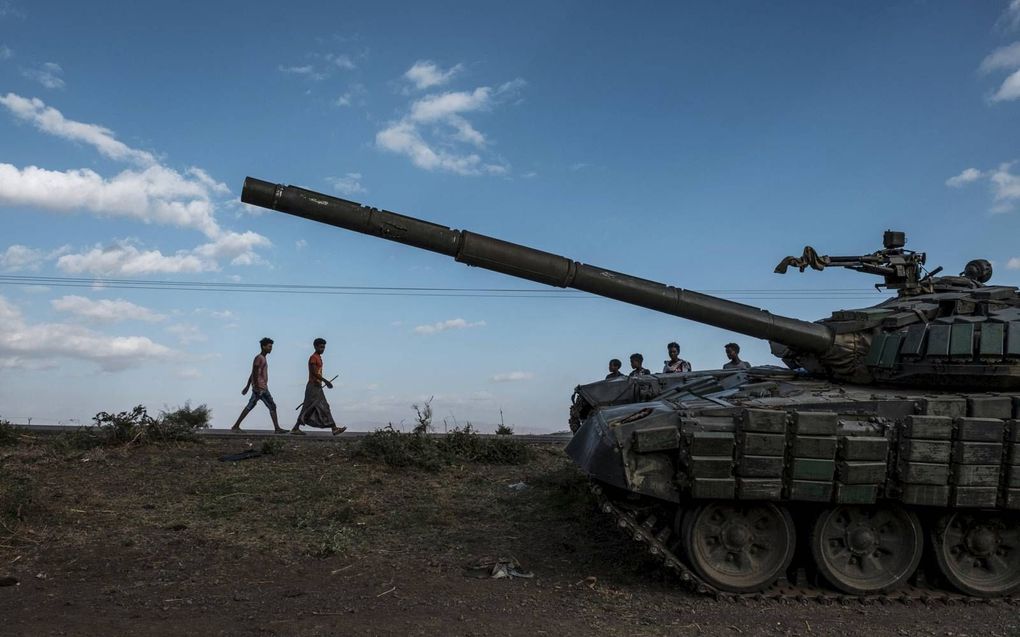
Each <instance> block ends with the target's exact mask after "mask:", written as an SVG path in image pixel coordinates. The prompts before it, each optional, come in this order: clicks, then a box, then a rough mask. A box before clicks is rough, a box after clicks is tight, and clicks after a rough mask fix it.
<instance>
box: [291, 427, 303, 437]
mask: <svg viewBox="0 0 1020 637" xmlns="http://www.w3.org/2000/svg"><path fill="white" fill-rule="evenodd" d="M290 435H292V436H303V435H305V432H303V431H301V430H300V429H291V430H290Z"/></svg>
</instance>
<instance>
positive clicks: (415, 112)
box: [410, 86, 492, 122]
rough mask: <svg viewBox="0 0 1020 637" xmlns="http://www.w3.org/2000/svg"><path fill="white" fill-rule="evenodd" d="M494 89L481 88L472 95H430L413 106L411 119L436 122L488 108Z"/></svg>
mask: <svg viewBox="0 0 1020 637" xmlns="http://www.w3.org/2000/svg"><path fill="white" fill-rule="evenodd" d="M491 100H492V89H490V88H489V87H488V86H480V87H478V88H476V89H475V90H474V91H471V92H470V93H469V92H467V91H454V92H450V93H442V94H439V95H429V96H427V97H423V98H422V99H420V100H417V101H416V102H414V103H413V104H411V114H410V117H411V119H412V120H414V121H416V122H434V121H436V120H441V119H445V118H447V117H449V116H450V115H456V114H458V113H467V112H471V111H477V110H481V109H484V108H487V107H488V106H489V105H490V104H491Z"/></svg>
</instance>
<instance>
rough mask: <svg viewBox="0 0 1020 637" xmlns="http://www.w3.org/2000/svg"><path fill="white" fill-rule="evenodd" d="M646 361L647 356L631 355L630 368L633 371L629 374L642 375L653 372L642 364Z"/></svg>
mask: <svg viewBox="0 0 1020 637" xmlns="http://www.w3.org/2000/svg"><path fill="white" fill-rule="evenodd" d="M644 362H645V357H644V356H642V355H641V354H631V355H630V368H631V371H630V373H629V374H627V375H628V376H641V375H647V374H651V373H652V372H650V371H648V370H647V369H645V368H644V367H643V366H642V365H643V363H644Z"/></svg>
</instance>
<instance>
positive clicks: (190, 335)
mask: <svg viewBox="0 0 1020 637" xmlns="http://www.w3.org/2000/svg"><path fill="white" fill-rule="evenodd" d="M166 331H168V332H170V333H171V334H173V335H174V336H176V337H177V340H178V341H180V343H181V345H190V344H191V343H201V342H204V341H205V340H206V336H205V334H203V333H202V330H200V329H198V326H197V325H192V324H190V323H176V324H174V325H171V326H170V327H168V328H166Z"/></svg>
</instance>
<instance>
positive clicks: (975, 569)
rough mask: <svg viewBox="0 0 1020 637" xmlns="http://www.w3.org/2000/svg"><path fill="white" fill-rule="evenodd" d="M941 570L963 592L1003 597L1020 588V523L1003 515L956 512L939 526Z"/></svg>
mask: <svg viewBox="0 0 1020 637" xmlns="http://www.w3.org/2000/svg"><path fill="white" fill-rule="evenodd" d="M932 546H933V547H934V549H935V559H936V560H937V561H938V565H939V570H940V571H941V572H942V574H943V575H945V576H946V579H948V580H949V582H950V583H951V584H952V585H953V586H955V587H956V588H958V589H959V590H960V591H961V592H964V593H967V594H968V595H974V596H975V597H999V596H1001V595H1006V594H1008V593H1011V592H1013V591H1014V590H1016V589H1017V588H1018V587H1020V524H1018V523H1017V518H1015V517H1011V516H1005V515H1002V514H1000V513H984V512H973V513H953V514H951V515H948V516H946V517H944V518H942V520H941V521H940V522H939V524H937V525H936V526H935V529H934V530H933V532H932Z"/></svg>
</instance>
